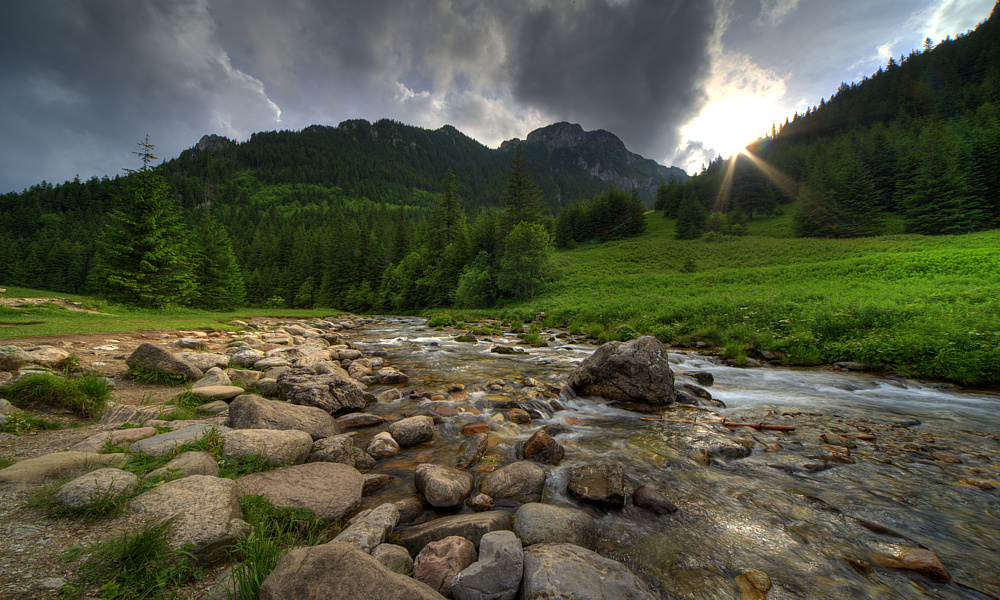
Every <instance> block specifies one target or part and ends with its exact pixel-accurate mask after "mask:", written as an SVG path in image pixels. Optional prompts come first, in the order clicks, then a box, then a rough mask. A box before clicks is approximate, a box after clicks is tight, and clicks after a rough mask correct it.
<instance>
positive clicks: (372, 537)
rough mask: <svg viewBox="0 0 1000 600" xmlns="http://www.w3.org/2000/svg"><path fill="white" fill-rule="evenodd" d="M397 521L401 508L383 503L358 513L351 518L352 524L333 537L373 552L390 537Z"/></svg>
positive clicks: (335, 540)
mask: <svg viewBox="0 0 1000 600" xmlns="http://www.w3.org/2000/svg"><path fill="white" fill-rule="evenodd" d="M397 522H399V509H397V508H396V506H395V505H393V504H389V503H386V504H382V505H380V506H378V507H376V508H373V509H371V510H366V511H363V512H360V513H358V514H357V516H355V517H354V518H353V519H351V522H350V524H348V526H347V527H346V528H345V529H344V530H343V531H341V532H340V533H339V534H337V537H335V538H333V541H334V542H344V543H345V544H354V545H355V546H357V547H358V548H361V549H362V550H364V551H365V552H367V553H369V554H371V553H372V551H373V550H375V547H376V546H378V545H379V544H381V543H383V542H384V541H385V539H386V538H387V537H389V534H390V533H392V530H393V529H394V528H395V527H396V523H397Z"/></svg>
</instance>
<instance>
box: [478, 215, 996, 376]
mask: <svg viewBox="0 0 1000 600" xmlns="http://www.w3.org/2000/svg"><path fill="white" fill-rule="evenodd" d="M786 220H787V217H776V218H774V219H772V220H769V221H765V222H760V223H754V224H753V226H752V228H751V231H754V230H756V231H757V232H758V233H760V234H764V235H768V234H770V235H780V234H781V232H783V231H785V230H787V226H786V224H785V223H784V221H786ZM647 222H648V231H647V233H646V234H645V235H643V236H642V237H641V238H637V239H631V240H624V241H619V242H611V243H606V244H602V245H595V246H587V247H581V248H577V249H573V250H568V251H562V252H558V253H556V255H555V260H556V264H557V268H558V273H559V277H558V279H557V281H556V282H555V283H553V284H551V285H550V286H549V287H548V289H547V290H546V291H545V293H544V294H542V295H541V296H539V297H537V298H535V299H533V300H531V301H530V302H526V303H523V304H520V305H515V306H511V307H507V308H506V309H504V310H503V311H501V312H502V313H504V316H506V317H508V318H520V319H528V318H530V317H531V316H532V315H534V314H537V313H539V312H542V311H546V312H548V313H549V315H550V319H549V324H560V325H566V326H570V327H571V328H576V329H578V330H583V331H592V330H593V329H594V328H595V327H597V328H599V329H603V332H604V337H605V339H613V338H623V339H624V338H629V337H633V336H636V335H642V334H652V335H655V336H657V337H659V338H660V339H663V340H664V341H668V342H673V343H674V344H680V345H685V344H689V343H693V342H696V341H699V340H700V341H705V342H708V343H710V344H712V345H717V346H720V347H724V348H725V353H726V354H727V355H729V356H732V357H737V358H738V357H740V356H754V355H758V354H759V353H760V352H761V351H764V350H770V351H772V352H779V353H781V354H782V355H784V356H785V361H786V362H787V363H789V364H800V365H810V364H821V363H830V362H835V361H860V362H864V363H866V364H869V365H871V366H874V367H878V368H884V369H886V370H893V371H895V372H898V373H900V374H902V375H906V376H913V377H926V378H932V379H944V380H950V381H955V382H959V383H963V384H986V383H991V382H996V381H1000V333H998V332H1000V314H998V310H997V309H998V298H1000V276H998V273H1000V231H991V232H984V233H978V234H971V235H963V236H935V237H926V236H916V235H892V236H882V237H876V238H861V239H853V240H822V239H790V238H783V237H762V236H759V235H758V236H748V237H743V238H724V239H720V240H716V241H705V240H696V241H680V240H675V239H673V222H672V221H669V220H666V219H663V218H662V217H661V216H660V215H658V214H649V215H647ZM478 314H485V313H478ZM467 316H473V315H471V314H470V315H467Z"/></svg>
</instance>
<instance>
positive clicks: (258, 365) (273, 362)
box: [253, 356, 292, 371]
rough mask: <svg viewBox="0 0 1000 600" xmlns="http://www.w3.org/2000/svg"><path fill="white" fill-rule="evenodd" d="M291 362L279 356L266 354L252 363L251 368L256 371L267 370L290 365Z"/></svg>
mask: <svg viewBox="0 0 1000 600" xmlns="http://www.w3.org/2000/svg"><path fill="white" fill-rule="evenodd" d="M291 366H292V363H290V362H288V361H287V360H285V359H284V358H282V357H280V356H268V357H265V358H262V359H260V360H258V361H257V362H255V363H254V364H253V368H255V369H257V370H258V371H267V370H268V369H273V368H275V367H291Z"/></svg>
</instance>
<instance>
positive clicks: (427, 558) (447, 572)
mask: <svg viewBox="0 0 1000 600" xmlns="http://www.w3.org/2000/svg"><path fill="white" fill-rule="evenodd" d="M477 558H478V556H477V554H476V548H475V546H473V545H472V542H470V541H469V540H467V539H465V538H463V537H459V536H454V535H453V536H448V537H446V538H444V539H442V540H438V541H436V542H430V543H429V544H427V545H426V546H424V548H423V550H421V551H420V554H417V557H416V558H415V559H413V578H414V579H416V580H417V581H422V582H424V583H426V584H427V585H428V586H430V587H431V588H433V589H435V590H437V591H438V592H439V593H440V594H441V595H442V596H445V597H450V596H451V580H452V579H454V578H455V576H456V575H458V574H459V573H460V572H461V571H462V570H464V569H465V568H466V567H468V566H469V565H471V564H472V563H474V562H476V559H477Z"/></svg>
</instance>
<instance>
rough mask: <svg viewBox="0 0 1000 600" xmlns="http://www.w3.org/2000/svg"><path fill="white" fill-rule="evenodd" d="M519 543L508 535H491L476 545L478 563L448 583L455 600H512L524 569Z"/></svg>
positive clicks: (502, 532) (519, 584)
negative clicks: (477, 548)
mask: <svg viewBox="0 0 1000 600" xmlns="http://www.w3.org/2000/svg"><path fill="white" fill-rule="evenodd" d="M523 563H524V552H523V551H522V549H521V540H519V539H517V536H516V535H514V533H513V532H511V531H491V532H489V533H487V534H486V535H484V536H483V538H482V539H481V540H480V541H479V560H478V561H477V562H475V563H472V564H471V565H469V566H468V567H466V568H465V569H464V570H462V572H460V573H459V574H458V575H456V576H455V578H454V579H452V580H451V594H452V596H453V597H454V598H455V599H456V600H513V598H514V596H515V595H516V594H517V589H518V588H519V587H520V586H521V572H522V570H523V568H524V566H523Z"/></svg>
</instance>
